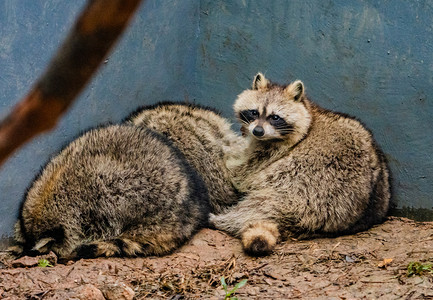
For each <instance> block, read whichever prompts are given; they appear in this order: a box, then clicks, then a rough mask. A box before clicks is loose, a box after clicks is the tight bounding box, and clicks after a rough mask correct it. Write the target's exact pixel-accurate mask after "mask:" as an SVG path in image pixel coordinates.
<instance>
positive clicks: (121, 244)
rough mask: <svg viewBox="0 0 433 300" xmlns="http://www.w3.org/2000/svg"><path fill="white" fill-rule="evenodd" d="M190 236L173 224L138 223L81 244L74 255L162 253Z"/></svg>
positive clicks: (147, 254)
mask: <svg viewBox="0 0 433 300" xmlns="http://www.w3.org/2000/svg"><path fill="white" fill-rule="evenodd" d="M190 236H191V234H190V235H188V236H187V235H185V234H184V233H183V232H181V231H180V230H179V229H177V228H173V226H158V227H157V228H152V226H149V228H147V229H146V228H144V227H143V225H139V226H136V227H134V228H132V229H130V230H128V231H126V232H124V233H122V234H121V235H119V236H117V237H113V238H110V239H107V240H99V241H94V242H89V243H86V244H82V245H80V246H78V247H77V248H76V249H75V251H74V257H76V258H94V257H99V256H104V257H111V256H122V257H136V256H149V255H164V254H168V253H170V252H172V251H173V250H175V249H177V248H178V247H179V246H180V245H182V244H183V243H184V242H185V241H186V240H187V239H188V238H189V237H190Z"/></svg>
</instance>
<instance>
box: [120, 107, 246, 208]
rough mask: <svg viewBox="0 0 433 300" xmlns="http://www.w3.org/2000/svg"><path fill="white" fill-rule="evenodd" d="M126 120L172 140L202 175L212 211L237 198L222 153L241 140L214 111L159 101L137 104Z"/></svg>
mask: <svg viewBox="0 0 433 300" xmlns="http://www.w3.org/2000/svg"><path fill="white" fill-rule="evenodd" d="M127 123H130V124H134V125H136V126H140V127H143V126H144V127H147V128H150V129H152V130H154V131H156V132H158V133H160V134H162V135H164V136H165V137H167V138H168V139H170V140H171V141H172V142H173V144H174V145H175V146H176V147H177V148H178V149H179V150H180V151H181V152H182V154H183V155H184V156H185V158H186V160H187V161H188V162H189V163H190V164H191V166H193V167H194V168H195V169H196V170H197V171H198V173H199V174H200V175H201V177H202V178H203V180H204V182H205V184H206V186H207V189H208V191H209V198H210V204H211V209H212V212H213V213H220V212H222V211H223V210H224V209H225V208H227V207H229V206H232V205H234V204H235V203H237V202H238V200H239V194H238V192H237V190H236V189H235V187H234V186H233V184H232V182H231V176H230V172H229V170H228V169H227V167H226V165H225V153H226V152H227V151H233V150H231V149H237V148H239V147H241V146H242V143H243V141H242V140H240V139H239V136H238V135H237V134H235V133H234V132H233V130H232V129H231V124H230V123H229V122H228V121H227V120H226V119H225V118H223V117H221V116H220V114H219V113H218V112H216V111H214V110H213V109H210V108H207V107H203V106H199V105H193V104H185V103H176V102H163V103H159V104H156V105H151V106H146V107H142V108H140V109H139V110H137V111H136V112H135V113H133V114H132V116H131V117H130V118H129V119H128V120H127Z"/></svg>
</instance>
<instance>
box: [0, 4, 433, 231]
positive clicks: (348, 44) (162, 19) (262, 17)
mask: <svg viewBox="0 0 433 300" xmlns="http://www.w3.org/2000/svg"><path fill="white" fill-rule="evenodd" d="M84 4H85V1H84V0H80V1H77V0H76V1H66V0H57V1H54V0H53V1H44V2H41V3H40V2H38V1H30V0H4V1H3V2H2V3H1V4H0V90H1V91H2V93H0V117H3V116H5V115H6V114H7V112H9V111H10V109H11V107H12V106H13V105H14V103H16V102H17V101H18V100H19V99H20V98H22V97H23V96H24V95H25V94H26V93H27V92H28V90H29V89H30V87H31V85H32V84H33V83H34V81H35V80H36V78H37V77H38V76H39V75H40V74H41V72H42V71H43V70H44V68H45V67H46V65H47V63H48V61H49V59H50V58H51V56H52V55H53V53H54V52H55V51H56V50H57V47H58V45H59V44H60V42H61V41H62V40H63V39H64V38H65V35H66V33H67V32H68V30H69V28H70V27H71V25H72V23H73V21H74V20H75V18H76V16H77V14H78V13H79V12H80V10H81V9H82V7H83V5H84ZM431 16H433V2H432V1H409V0H407V1H403V0H395V1H343V0H341V1H337V0H333V1H331V0H329V1H326V0H325V1H319V0H317V1H312V0H304V1H300V0H299V1H295V0H294V1H286V0H233V1H222V0H195V1H194V0H183V1H180V0H177V1H176V0H167V1H163V2H162V1H157V0H152V1H150V0H148V1H146V2H144V3H143V5H142V6H141V8H140V10H139V12H138V14H137V16H136V18H135V19H134V21H133V22H132V24H131V26H130V27H129V29H128V31H127V32H126V33H125V35H124V37H123V38H122V40H121V41H120V42H119V44H118V46H117V48H116V49H115V51H114V52H113V53H112V54H111V55H110V56H109V57H108V59H107V62H106V63H105V64H104V66H103V67H102V68H101V70H100V71H99V72H98V74H97V76H96V77H95V78H94V80H93V81H92V83H91V84H90V85H89V87H88V88H87V89H86V90H85V91H84V92H83V93H82V95H81V97H80V98H79V99H78V101H77V102H76V103H75V105H74V107H73V108H72V109H71V110H70V111H69V112H68V114H67V115H66V116H65V117H64V118H63V119H62V121H61V122H60V124H59V125H58V127H57V129H56V130H54V131H52V132H50V133H48V134H45V135H43V136H41V137H39V138H37V139H35V140H33V141H32V142H31V143H29V144H28V145H26V146H25V147H24V148H22V149H21V150H20V151H19V152H17V153H16V154H15V156H14V157H13V158H11V159H10V160H9V161H8V162H7V163H6V164H5V165H4V166H3V167H2V168H1V169H0V237H1V236H9V235H10V234H11V233H12V226H13V223H14V221H15V218H16V213H17V211H18V207H19V203H20V202H21V199H22V197H23V195H24V193H25V190H26V188H27V187H28V185H29V184H30V182H31V180H32V179H33V178H34V176H35V175H36V174H37V173H38V171H39V170H40V168H41V166H42V165H44V164H45V163H46V162H47V160H48V159H49V158H50V157H51V156H52V155H53V154H55V153H56V152H57V151H58V150H59V149H60V148H61V147H62V146H63V145H65V144H66V143H67V142H69V141H70V140H72V139H73V138H74V137H75V136H77V134H79V133H80V132H82V131H83V130H86V129H88V128H90V127H93V126H96V125H97V124H101V123H107V122H118V121H120V120H121V119H122V118H124V117H125V116H126V115H128V113H129V112H130V111H132V110H134V109H135V108H136V107H137V106H139V105H143V104H149V103H155V102H157V101H160V100H187V101H191V102H198V103H202V104H205V105H212V106H215V107H217V108H218V109H220V110H221V111H222V112H223V113H224V115H226V116H227V117H232V109H231V105H232V103H233V101H234V99H235V97H236V95H237V94H238V93H240V92H241V91H242V90H243V89H245V88H249V87H250V85H251V81H252V77H253V76H254V75H255V73H257V72H258V71H261V72H264V73H265V75H266V76H267V77H268V78H270V79H271V80H274V81H277V82H280V83H286V82H288V81H292V80H294V79H301V80H303V81H304V83H305V85H306V89H307V93H308V95H309V96H310V98H311V99H312V100H314V101H316V102H317V103H319V104H321V105H322V106H324V107H327V108H330V109H334V110H337V111H341V112H345V113H349V114H352V115H355V116H357V117H359V118H360V119H361V120H362V121H363V122H364V123H365V124H366V125H367V126H368V127H369V128H370V129H371V130H372V131H373V133H374V134H375V136H376V139H377V140H378V142H379V143H380V144H381V146H382V148H383V149H384V151H385V152H386V153H387V156H388V159H389V161H390V164H391V168H392V172H393V176H394V189H395V199H396V201H397V202H398V207H399V208H403V207H413V208H423V209H431V208H432V206H433V198H432V197H430V195H431V194H433V185H432V184H431V183H430V181H429V179H431V177H432V175H433V158H432V157H431V156H430V152H431V149H433V147H432V146H433V145H432V144H433V139H432V137H433V121H432V117H431V116H432V115H433V104H432V101H433V98H432V97H433V84H432V81H433V55H432V53H433V51H432V50H433V35H432V30H433V25H432V24H433V23H432V22H431Z"/></svg>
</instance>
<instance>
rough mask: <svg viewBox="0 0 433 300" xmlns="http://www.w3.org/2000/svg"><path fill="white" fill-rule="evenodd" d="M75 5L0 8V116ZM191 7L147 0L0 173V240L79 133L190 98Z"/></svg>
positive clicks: (53, 46)
mask: <svg viewBox="0 0 433 300" xmlns="http://www.w3.org/2000/svg"><path fill="white" fill-rule="evenodd" d="M85 3H86V1H84V0H80V1H77V0H75V1H65V0H57V1H48V2H47V1H32V0H26V1H18V0H5V1H3V2H2V3H1V4H0V90H1V91H2V92H1V93H0V107H1V110H0V116H4V115H5V114H6V113H7V112H8V111H9V110H10V108H11V107H12V106H13V104H14V103H16V102H17V101H18V100H19V99H20V98H21V97H23V96H24V95H25V94H26V93H27V91H28V90H29V89H30V87H31V85H32V83H33V82H34V81H35V80H36V79H37V77H38V76H39V74H40V73H41V72H42V71H43V70H44V68H45V67H46V64H47V63H48V61H49V59H50V58H51V56H52V55H53V54H54V52H55V51H56V50H57V47H58V46H59V44H60V43H61V41H62V40H63V39H64V38H65V35H66V34H67V32H68V30H69V28H70V27H71V26H72V24H73V22H74V20H75V18H76V16H77V14H78V13H79V12H80V11H81V9H82V7H83V5H84V4H85ZM198 7H199V3H198V2H196V1H176V0H169V1H164V4H163V5H162V4H161V3H160V1H158V0H148V1H146V2H145V3H143V5H142V6H141V7H140V10H139V11H138V14H137V16H136V18H135V19H134V21H133V23H132V24H131V25H130V28H129V29H128V31H127V32H126V33H125V35H124V36H123V38H122V40H121V41H120V42H119V43H118V46H117V48H116V49H115V51H114V52H113V53H112V54H111V55H110V56H109V57H108V59H107V61H106V63H105V64H104V66H103V67H102V68H101V69H100V71H99V73H98V74H97V76H96V77H95V78H94V80H93V81H92V83H91V84H90V86H89V87H88V88H87V89H86V90H85V91H84V92H83V93H82V95H81V97H80V98H79V99H78V101H77V102H76V103H75V105H74V107H73V108H72V109H71V110H70V111H69V112H68V113H67V115H66V116H65V117H64V118H63V119H62V121H61V122H60V124H59V125H58V127H57V129H56V130H54V131H52V132H50V133H48V134H45V135H43V136H41V137H39V138H37V139H35V140H33V141H32V142H31V143H29V144H28V145H26V146H25V147H24V148H23V149H21V150H20V151H19V152H17V153H16V154H15V155H14V157H13V158H11V159H10V160H9V161H8V162H7V163H6V164H5V165H4V166H3V167H2V168H1V169H0V237H1V236H6V235H10V234H11V233H12V227H13V224H14V222H15V219H16V216H17V213H18V208H19V204H20V202H21V200H22V198H23V195H24V193H25V191H26V188H27V187H28V186H29V184H30V182H31V180H32V179H33V178H34V177H35V176H36V174H37V173H38V172H39V170H40V168H41V166H42V165H44V164H45V163H46V162H47V161H48V160H49V158H50V157H51V156H52V155H53V154H55V153H57V152H58V151H59V150H60V149H61V148H62V147H63V146H64V145H65V144H67V143H68V142H69V141H71V140H72V139H73V138H74V137H76V136H77V135H78V134H80V132H82V131H84V130H86V129H88V128H91V127H94V126H97V125H98V124H103V123H108V122H119V121H120V120H122V119H123V118H125V117H126V116H127V115H128V114H129V113H130V112H132V111H133V110H135V109H136V108H137V107H138V106H140V105H144V104H146V103H148V104H149V103H154V102H157V101H162V100H167V99H173V100H184V99H190V98H191V96H190V95H189V91H190V88H191V84H192V83H191V82H192V80H193V79H194V76H195V70H196V66H195V63H196V60H195V56H196V54H195V53H196V48H197V36H198V32H197V30H198V20H199V15H198Z"/></svg>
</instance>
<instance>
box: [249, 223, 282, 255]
mask: <svg viewBox="0 0 433 300" xmlns="http://www.w3.org/2000/svg"><path fill="white" fill-rule="evenodd" d="M279 237H280V234H279V231H278V226H277V224H276V223H274V222H272V221H258V222H255V223H251V224H249V225H248V226H247V227H246V228H245V229H244V230H243V232H242V234H241V239H242V246H243V248H244V251H245V252H246V253H247V254H249V255H251V256H265V255H268V254H270V253H271V252H272V251H273V250H274V247H275V245H276V244H277V241H278V238H279Z"/></svg>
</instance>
